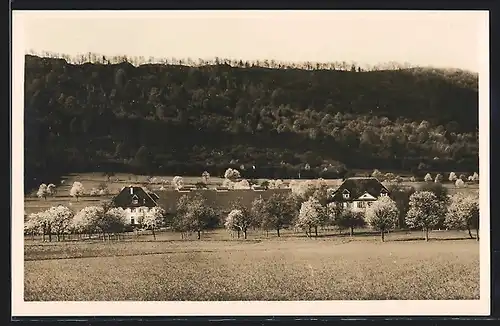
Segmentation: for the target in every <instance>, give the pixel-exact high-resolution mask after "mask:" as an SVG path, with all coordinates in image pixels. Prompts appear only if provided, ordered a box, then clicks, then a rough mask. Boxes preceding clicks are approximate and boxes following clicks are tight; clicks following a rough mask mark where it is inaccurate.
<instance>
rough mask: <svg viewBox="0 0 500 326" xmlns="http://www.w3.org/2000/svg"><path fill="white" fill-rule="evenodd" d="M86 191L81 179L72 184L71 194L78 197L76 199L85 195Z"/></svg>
mask: <svg viewBox="0 0 500 326" xmlns="http://www.w3.org/2000/svg"><path fill="white" fill-rule="evenodd" d="M84 191H85V188H84V187H83V184H82V183H81V182H79V181H75V182H73V185H72V186H71V189H70V191H69V195H70V196H71V197H74V198H76V200H77V201H78V198H80V197H81V196H83V194H84Z"/></svg>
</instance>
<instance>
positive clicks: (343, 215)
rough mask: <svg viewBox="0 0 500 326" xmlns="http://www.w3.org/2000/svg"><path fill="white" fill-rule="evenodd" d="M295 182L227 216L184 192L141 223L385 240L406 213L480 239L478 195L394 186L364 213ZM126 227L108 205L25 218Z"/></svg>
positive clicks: (99, 230)
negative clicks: (359, 231) (329, 230)
mask: <svg viewBox="0 0 500 326" xmlns="http://www.w3.org/2000/svg"><path fill="white" fill-rule="evenodd" d="M291 186H292V193H291V194H274V195H272V196H271V197H269V198H267V199H262V198H257V199H255V200H254V202H253V203H252V205H251V207H250V208H248V207H246V206H244V205H242V204H241V202H239V201H235V202H234V203H233V204H232V206H231V209H230V212H229V214H227V215H223V213H222V212H220V211H217V210H216V209H214V208H212V207H210V205H209V204H208V203H207V202H206V200H205V198H204V197H203V196H202V195H200V194H196V195H194V196H189V195H184V196H182V197H181V198H180V199H179V201H178V203H177V209H176V214H174V215H168V214H165V211H164V210H163V209H161V208H154V209H152V210H150V211H149V212H147V213H144V214H143V216H142V217H141V218H140V219H139V220H138V223H139V224H140V225H141V226H142V227H144V228H147V229H150V230H152V232H153V237H156V236H155V229H157V228H158V227H160V226H169V227H171V229H172V230H174V231H178V232H180V233H181V237H185V236H186V235H187V234H190V233H193V232H194V233H197V236H198V239H200V238H201V234H202V232H203V231H204V230H207V229H213V228H217V227H219V226H221V225H223V226H224V227H226V228H227V229H228V230H230V231H233V232H234V231H235V232H237V234H238V237H240V233H242V234H243V236H244V238H245V239H246V238H247V231H248V230H249V228H258V229H261V230H265V231H266V233H268V232H269V231H272V230H275V231H276V233H277V236H278V237H279V236H280V231H281V230H283V229H288V228H296V229H300V230H303V231H304V232H305V233H306V236H308V237H310V236H311V235H312V230H314V233H315V235H316V236H317V235H318V228H324V227H329V226H335V227H338V228H339V229H341V230H342V229H349V230H350V233H351V235H352V234H353V230H354V229H355V228H359V227H363V226H369V227H371V228H373V229H374V230H377V231H380V234H381V237H382V241H383V240H384V234H385V233H386V232H387V231H389V230H392V229H394V228H397V227H402V223H401V217H403V219H404V227H409V228H410V229H421V230H423V231H424V233H425V239H426V240H428V234H429V230H432V229H434V228H442V227H446V228H450V229H464V230H465V229H466V230H468V232H469V235H470V237H471V238H472V233H471V230H473V229H476V230H477V236H476V238H478V235H479V233H478V229H479V205H478V197H477V196H474V195H472V194H465V193H457V194H455V195H453V196H448V195H447V194H446V192H445V190H444V189H445V188H444V187H442V186H440V185H439V184H437V185H434V184H432V187H429V186H427V187H424V188H422V189H420V190H418V191H415V190H413V191H403V190H401V189H399V190H400V191H399V193H398V192H397V191H396V190H397V189H398V188H394V189H393V191H392V192H391V194H392V196H393V198H389V197H381V198H379V199H378V200H377V201H375V202H374V203H373V204H372V205H370V206H369V207H367V208H366V210H364V211H362V210H355V209H353V208H344V207H343V206H340V205H335V204H328V200H327V198H328V194H327V188H326V187H325V186H324V185H323V184H322V183H321V181H309V182H301V183H298V184H292V185H291ZM401 195H402V196H401ZM405 198H406V199H407V201H406V202H405ZM126 225H127V221H126V213H125V211H124V210H123V209H121V208H114V207H111V206H110V204H109V203H106V204H104V205H103V206H90V207H85V208H83V209H82V210H81V211H79V212H78V213H76V214H75V213H74V212H73V211H72V210H71V209H70V208H67V207H65V206H56V207H52V208H50V209H48V210H47V211H43V212H39V213H34V214H31V215H29V216H28V218H27V220H26V221H25V231H26V233H28V234H33V235H34V234H42V235H43V238H44V239H45V236H46V235H48V237H49V241H51V236H52V235H53V234H55V235H57V238H58V240H59V239H60V237H61V236H62V237H64V235H65V234H71V233H74V234H80V235H83V234H87V235H89V236H91V235H92V234H102V237H103V239H105V237H106V234H108V238H109V235H110V234H120V233H121V232H123V231H125V229H126Z"/></svg>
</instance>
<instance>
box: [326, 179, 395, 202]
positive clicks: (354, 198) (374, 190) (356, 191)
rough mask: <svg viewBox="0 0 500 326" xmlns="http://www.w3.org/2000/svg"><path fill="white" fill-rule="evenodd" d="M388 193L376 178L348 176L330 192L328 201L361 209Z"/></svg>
mask: <svg viewBox="0 0 500 326" xmlns="http://www.w3.org/2000/svg"><path fill="white" fill-rule="evenodd" d="M389 195H390V194H389V190H388V189H387V188H386V187H385V186H384V185H383V184H382V183H381V182H380V181H379V180H378V179H376V178H372V177H368V178H363V177H359V178H348V179H346V180H345V181H344V182H343V183H342V184H341V185H340V186H339V187H338V188H337V190H335V191H334V192H332V194H331V196H330V198H329V202H330V203H335V204H337V205H342V207H344V208H352V209H359V210H363V209H365V208H366V207H368V206H370V205H371V204H372V203H373V202H374V201H375V200H377V198H379V197H381V196H389Z"/></svg>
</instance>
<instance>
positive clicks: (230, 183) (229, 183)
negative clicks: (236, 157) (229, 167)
mask: <svg viewBox="0 0 500 326" xmlns="http://www.w3.org/2000/svg"><path fill="white" fill-rule="evenodd" d="M234 184H235V182H233V181H231V180H229V179H224V180H223V181H222V186H223V187H226V188H228V189H234Z"/></svg>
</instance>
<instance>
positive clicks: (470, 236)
mask: <svg viewBox="0 0 500 326" xmlns="http://www.w3.org/2000/svg"><path fill="white" fill-rule="evenodd" d="M467 231H468V232H469V238H471V239H474V237H473V236H472V232H471V231H470V227H467Z"/></svg>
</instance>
